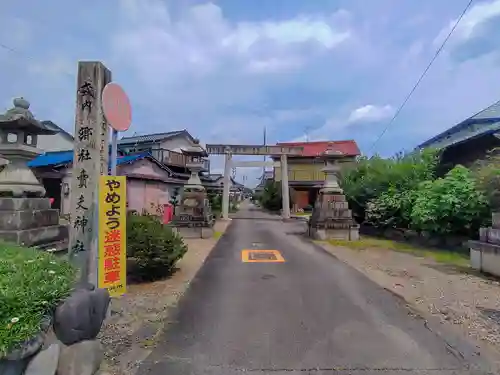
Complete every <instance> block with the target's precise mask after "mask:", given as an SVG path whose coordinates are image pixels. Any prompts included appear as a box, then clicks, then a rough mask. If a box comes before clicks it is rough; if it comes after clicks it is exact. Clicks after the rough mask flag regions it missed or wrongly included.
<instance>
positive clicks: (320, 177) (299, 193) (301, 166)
mask: <svg viewBox="0 0 500 375" xmlns="http://www.w3.org/2000/svg"><path fill="white" fill-rule="evenodd" d="M277 145H278V146H297V147H303V153H302V155H301V156H289V157H288V183H289V186H290V199H291V202H292V204H293V208H294V210H296V209H300V208H305V207H307V206H309V205H313V204H314V202H315V201H316V196H317V194H318V191H319V189H321V187H322V186H323V183H324V181H325V173H324V172H323V171H322V169H323V168H324V166H325V159H326V158H334V159H337V160H338V159H339V156H338V155H332V156H328V155H325V152H326V151H330V152H331V151H336V152H338V153H342V155H343V156H342V158H341V161H340V162H341V163H347V162H353V161H354V160H355V158H356V157H357V156H358V155H360V151H359V148H358V145H357V144H356V142H355V141H354V140H346V141H320V142H286V143H278V144H277ZM273 159H274V160H275V161H279V157H273ZM274 180H275V181H281V167H275V168H274Z"/></svg>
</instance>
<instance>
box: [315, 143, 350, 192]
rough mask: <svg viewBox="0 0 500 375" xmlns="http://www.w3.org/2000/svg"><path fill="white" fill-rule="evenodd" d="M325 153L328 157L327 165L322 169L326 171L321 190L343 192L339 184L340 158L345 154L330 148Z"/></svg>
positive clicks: (326, 159)
mask: <svg viewBox="0 0 500 375" xmlns="http://www.w3.org/2000/svg"><path fill="white" fill-rule="evenodd" d="M323 155H324V156H326V158H325V166H324V167H323V169H322V170H321V171H322V172H324V173H325V182H324V185H323V187H322V188H321V190H320V192H321V193H337V194H342V192H343V191H342V188H341V187H340V185H339V172H340V165H339V160H338V159H340V158H342V157H343V156H344V154H343V153H342V152H340V151H336V150H333V149H330V148H329V149H327V150H326V151H325V152H324V154H323ZM332 156H333V158H332Z"/></svg>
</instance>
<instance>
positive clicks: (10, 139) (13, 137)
mask: <svg viewBox="0 0 500 375" xmlns="http://www.w3.org/2000/svg"><path fill="white" fill-rule="evenodd" d="M16 142H17V134H16V133H8V134H7V143H16Z"/></svg>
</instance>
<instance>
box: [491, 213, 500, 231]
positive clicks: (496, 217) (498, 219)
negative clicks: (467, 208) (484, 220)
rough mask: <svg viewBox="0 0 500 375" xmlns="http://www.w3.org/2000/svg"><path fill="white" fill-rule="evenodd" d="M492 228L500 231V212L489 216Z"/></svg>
mask: <svg viewBox="0 0 500 375" xmlns="http://www.w3.org/2000/svg"><path fill="white" fill-rule="evenodd" d="M491 222H492V225H491V226H492V227H493V228H495V229H500V212H493V213H492V214H491Z"/></svg>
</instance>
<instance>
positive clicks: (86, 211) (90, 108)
mask: <svg viewBox="0 0 500 375" xmlns="http://www.w3.org/2000/svg"><path fill="white" fill-rule="evenodd" d="M109 82H111V72H110V71H109V70H108V69H107V68H106V67H105V66H104V65H103V64H102V63H100V62H79V63H78V76H77V88H76V115H75V132H74V134H75V142H74V156H73V171H72V181H71V190H70V201H71V203H70V207H71V213H70V221H71V224H70V225H71V226H70V247H69V254H68V255H69V258H70V259H72V261H73V262H74V263H75V264H76V265H77V266H79V267H81V270H82V281H89V282H91V283H92V284H94V285H97V257H98V249H97V246H98V244H97V232H98V231H97V204H96V203H97V191H98V186H99V178H100V176H101V175H107V174H108V156H109V130H108V124H107V121H106V119H105V117H104V112H103V107H102V91H103V89H104V86H106V84H107V83H109Z"/></svg>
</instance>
